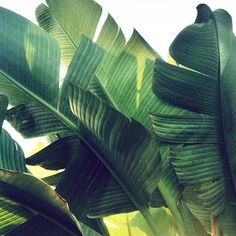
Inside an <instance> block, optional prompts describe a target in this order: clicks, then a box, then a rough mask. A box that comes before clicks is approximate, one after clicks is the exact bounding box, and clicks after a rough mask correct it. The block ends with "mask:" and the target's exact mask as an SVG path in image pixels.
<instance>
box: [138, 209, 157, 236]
mask: <svg viewBox="0 0 236 236" xmlns="http://www.w3.org/2000/svg"><path fill="white" fill-rule="evenodd" d="M139 210H140V213H141V214H142V216H143V217H144V219H145V220H146V222H147V224H148V225H149V227H150V229H151V231H152V233H153V236H161V234H160V233H159V232H158V229H157V224H156V223H155V221H154V218H153V217H152V215H151V213H150V212H149V210H148V208H147V207H145V208H142V209H139Z"/></svg>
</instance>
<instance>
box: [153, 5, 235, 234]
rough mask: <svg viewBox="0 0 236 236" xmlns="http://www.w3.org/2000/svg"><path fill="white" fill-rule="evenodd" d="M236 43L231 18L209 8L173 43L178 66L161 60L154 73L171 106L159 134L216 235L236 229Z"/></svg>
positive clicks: (191, 201)
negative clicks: (235, 67)
mask: <svg viewBox="0 0 236 236" xmlns="http://www.w3.org/2000/svg"><path fill="white" fill-rule="evenodd" d="M235 45H236V38H235V36H234V34H233V32H232V20H231V17H230V15H229V14H228V13H227V12H226V11H224V10H216V11H214V12H212V11H211V10H210V8H209V7H208V6H207V5H205V4H201V5H199V6H198V15H197V18H196V20H195V23H194V24H192V25H190V26H188V27H186V28H185V29H184V30H183V31H181V32H180V33H179V35H178V36H177V37H176V38H175V40H174V41H173V43H172V44H171V46H170V50H169V51H170V55H171V57H172V58H173V59H174V60H175V61H176V64H177V65H171V64H168V63H166V62H164V61H163V60H161V59H157V61H156V66H155V72H154V82H153V92H154V93H155V94H156V95H157V96H158V97H159V98H160V99H161V100H163V101H165V102H167V105H166V108H163V109H160V111H159V112H158V113H156V114H151V117H152V120H153V127H154V131H155V133H156V136H157V138H158V139H159V140H160V145H161V146H163V148H164V147H166V146H167V147H168V161H169V163H170V164H171V166H172V168H173V170H174V171H175V173H176V176H177V177H178V180H179V182H180V183H181V184H182V185H183V186H184V188H185V192H184V194H183V198H184V199H185V202H186V204H187V205H188V207H189V209H190V210H191V211H192V213H193V214H194V215H195V216H196V218H198V219H199V221H200V222H202V223H203V224H204V225H205V226H206V227H207V228H208V230H209V226H207V225H209V223H207V224H206V219H207V218H206V216H208V222H209V221H210V222H211V233H212V235H234V233H235V232H236V231H235V230H236V229H235V224H234V223H233V222H234V220H235V203H236V198H235V197H236V195H235V164H234V163H235V148H234V146H235V141H234V136H235V135H234V133H235V128H234V122H235V120H234V119H235V108H234V100H235V99H234V94H235V92H234V90H235V81H234V76H235V70H234V65H235V58H234V52H235ZM170 105H171V106H174V108H171V107H170ZM168 107H170V108H169V109H168ZM175 107H177V108H178V110H176V109H175Z"/></svg>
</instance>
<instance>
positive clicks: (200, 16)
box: [195, 3, 212, 23]
mask: <svg viewBox="0 0 236 236" xmlns="http://www.w3.org/2000/svg"><path fill="white" fill-rule="evenodd" d="M197 11H198V13H197V18H196V20H195V23H202V22H205V21H207V20H209V19H210V18H211V15H212V11H211V9H210V7H208V6H207V5H206V4H203V3H202V4H199V5H198V6H197Z"/></svg>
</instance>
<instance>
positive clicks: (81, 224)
mask: <svg viewBox="0 0 236 236" xmlns="http://www.w3.org/2000/svg"><path fill="white" fill-rule="evenodd" d="M0 11H1V14H0V43H1V44H0V45H1V46H0V56H1V58H2V59H1V60H0V92H1V93H2V94H3V95H1V96H0V124H1V126H2V123H3V121H4V119H6V120H8V121H9V122H10V123H11V124H12V126H13V127H14V128H15V129H16V130H17V131H19V132H20V133H21V134H22V135H23V136H24V137H26V138H30V137H38V136H45V137H49V138H50V139H51V144H50V145H48V146H47V147H45V148H44V149H42V150H41V151H39V152H37V153H36V154H34V155H32V156H31V157H28V158H26V159H25V157H24V153H23V151H22V150H21V148H20V147H19V145H18V144H17V143H16V142H15V141H14V140H13V139H12V138H11V137H10V135H9V134H8V133H7V132H6V131H5V130H4V129H2V132H1V137H0V168H1V169H0V194H1V198H0V213H1V214H0V222H1V223H0V233H1V234H5V235H89V236H90V235H109V234H111V235H113V234H114V235H115V234H116V235H117V234H118V233H121V232H123V233H124V232H126V234H127V235H134V234H135V235H138V234H140V235H144V234H146V235H155V236H158V235H166V236H172V235H173V236H174V235H181V236H185V235H186V236H187V235H202V236H205V235H209V234H210V233H212V234H213V235H234V232H235V231H236V229H235V224H234V220H235V203H236V200H235V187H234V186H235V173H234V172H235V171H234V162H235V158H234V156H235V153H234V152H235V148H234V146H235V142H234V137H235V135H234V132H235V129H234V125H233V124H234V117H235V112H234V86H235V83H234V81H233V75H234V73H235V72H234V67H233V65H234V54H233V47H234V45H235V42H236V40H235V36H234V35H233V33H232V25H231V18H230V16H229V14H228V13H227V12H225V11H223V10H216V11H214V12H212V11H211V10H210V9H209V7H207V6H206V5H199V6H198V16H197V18H196V21H195V23H194V24H192V25H190V26H188V27H187V28H185V29H184V30H183V31H182V32H180V34H179V35H178V36H177V37H176V39H175V40H174V42H173V43H172V45H171V46H170V55H171V57H172V58H173V59H174V60H175V62H176V64H175V65H173V64H169V63H166V62H165V61H164V60H163V59H162V58H161V57H160V56H159V55H158V54H157V53H156V52H155V51H154V50H153V49H152V48H151V47H150V46H149V45H148V43H147V42H146V41H145V40H144V39H143V38H142V36H141V35H140V34H139V33H138V32H137V31H136V30H134V32H133V35H132V36H131V38H130V39H129V41H128V42H127V43H126V40H125V37H124V35H123V33H122V30H121V29H120V28H119V27H118V25H117V24H116V22H115V20H114V19H113V18H112V17H111V16H110V15H108V16H107V19H106V21H105V22H104V24H103V26H102V28H101V29H100V30H99V29H97V26H98V22H99V19H100V16H101V12H102V9H101V7H100V6H99V5H98V4H97V3H96V2H94V1H93V0H68V1H63V0H47V5H44V4H41V5H40V6H39V7H38V8H37V10H36V16H37V20H38V23H39V25H40V26H41V28H40V27H39V26H36V25H34V24H32V23H31V22H29V21H28V20H26V19H24V18H23V17H21V16H19V15H17V14H15V13H13V12H10V11H8V10H6V9H4V8H0ZM96 30H99V32H98V37H97V38H95V37H94V35H95V32H96ZM62 66H63V67H65V68H66V69H67V73H66V77H65V78H63V80H62V81H61V80H60V78H59V70H60V67H62ZM190 92H191V96H189V93H190ZM8 100H9V103H10V104H11V105H12V106H13V107H12V108H10V109H8V110H7V106H8ZM29 166H41V167H42V168H44V169H48V170H53V172H52V175H51V176H49V177H47V178H43V181H42V180H40V179H39V178H36V177H34V176H33V175H32V174H31V173H30V171H29V169H30V167H29ZM137 210H138V212H135V211H137ZM129 212H134V213H129ZM120 213H123V215H117V214H120ZM128 213H129V214H128ZM6 216H7V217H6ZM122 217H123V218H122ZM119 219H123V220H122V223H117V222H119ZM104 222H105V223H104ZM111 222H116V225H115V227H120V228H118V229H119V230H120V231H119V232H117V230H114V229H112V227H111V226H109V225H112V223H111ZM113 226H114V224H113ZM107 227H108V229H107ZM124 227H125V228H124ZM122 230H123V231H122ZM123 233H122V234H123Z"/></svg>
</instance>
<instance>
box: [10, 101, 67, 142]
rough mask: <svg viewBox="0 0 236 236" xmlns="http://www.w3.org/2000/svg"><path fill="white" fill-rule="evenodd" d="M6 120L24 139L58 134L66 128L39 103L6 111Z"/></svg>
mask: <svg viewBox="0 0 236 236" xmlns="http://www.w3.org/2000/svg"><path fill="white" fill-rule="evenodd" d="M6 119H7V121H8V122H10V123H11V125H12V126H13V127H14V128H15V129H16V130H17V131H18V132H20V133H21V134H22V135H23V137H25V138H32V137H38V136H43V135H49V134H60V133H63V132H66V131H68V130H69V129H68V127H66V125H65V124H64V123H63V122H61V121H60V120H59V119H58V118H57V117H55V116H54V115H53V114H52V113H50V112H49V111H48V110H47V109H45V107H44V106H42V105H40V104H39V103H29V104H22V105H19V106H16V107H13V108H11V109H10V110H8V111H7V116H6Z"/></svg>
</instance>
